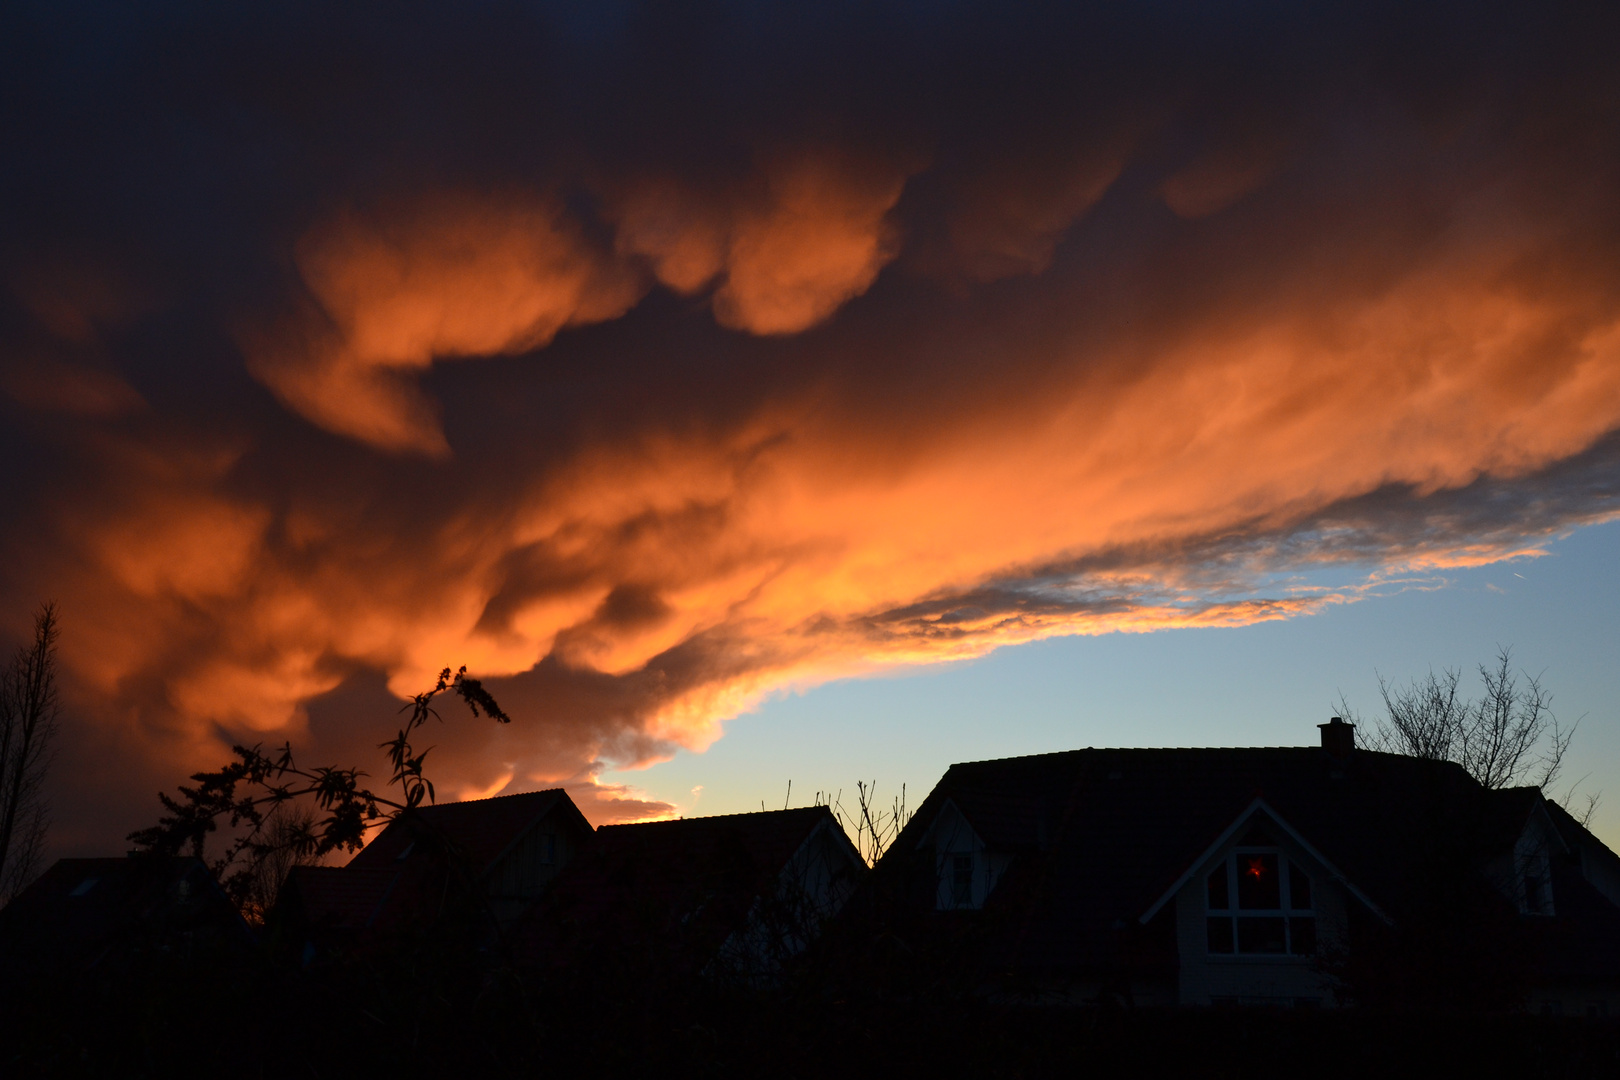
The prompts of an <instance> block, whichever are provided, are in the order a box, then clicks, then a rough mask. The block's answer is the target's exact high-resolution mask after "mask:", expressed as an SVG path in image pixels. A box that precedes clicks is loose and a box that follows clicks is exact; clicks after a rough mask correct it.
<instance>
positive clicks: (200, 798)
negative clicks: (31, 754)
mask: <svg viewBox="0 0 1620 1080" xmlns="http://www.w3.org/2000/svg"><path fill="white" fill-rule="evenodd" d="M446 693H449V694H453V695H455V696H456V697H459V698H461V700H462V701H464V702H466V704H467V707H468V708H469V709H471V710H472V714H473V715H474V716H479V715H487V716H489V717H491V718H492V719H494V720H495V721H496V722H498V723H502V724H506V723H510V722H511V719H512V718H511V717H509V716H507V715H506V713H505V712H504V711H503V710H502V709H501V707H500V705H498V704H497V703H496V701H495V698H494V697H493V696H492V695H491V694H490V693H489V691H488V690H486V689H484V686H483V683H481V682H480V681H479V680H477V679H473V678H469V677H468V676H467V669H466V668H465V667H462V668H461V669H460V670H459V671H456V672H455V673H454V674H452V673H451V671H450V669H449V668H445V669H444V670H443V671H442V672H440V673H439V678H438V680H437V682H435V683H434V685H433V688H432V689H430V690H426V691H423V692H422V693H420V694H417V695H416V696H415V697H413V698H412V699H411V700H410V701H409V702H408V703H407V704H406V705H404V706H403V707H402V708H401V709H400V711H401V712H402V713H403V712H409V713H410V715H409V716H408V717H407V718H406V720H405V723H404V724H403V725H402V726H401V727H400V729H399V732H398V734H396V735H395V736H394V738H392V739H390V740H388V741H387V742H384V743H380V744H378V749H380V750H383V751H384V752H385V753H386V756H387V759H388V763H389V766H390V768H391V769H392V775H391V776H390V777H389V779H388V783H387V785H385V786H384V788H383V791H382V792H378V791H375V790H372V789H371V788H369V787H367V786H366V784H365V781H366V779H367V778H368V775H369V774H367V773H365V772H362V771H361V770H360V769H358V768H355V767H352V766H351V767H349V768H339V767H336V766H316V767H310V768H305V767H302V766H300V765H299V764H298V763H297V762H296V761H295V760H294V759H293V753H292V746H291V744H290V743H284V744H283V745H282V746H281V747H280V749H278V750H273V751H271V752H269V753H266V752H265V751H264V750H263V749H261V746H260V745H254V746H240V745H238V746H233V747H231V753H232V754H233V755H235V760H233V761H231V762H229V763H227V764H226V765H225V766H224V767H223V768H220V769H217V770H215V771H213V772H199V773H193V774H192V775H191V778H190V779H191V780H192V781H193V784H192V785H184V784H182V785H180V787H179V789H178V794H177V795H173V796H171V795H169V794H167V793H165V792H159V793H158V799H159V800H160V801H161V802H162V803H163V808H164V810H165V811H167V813H166V814H165V815H164V816H163V817H161V818H159V819H158V823H157V824H156V825H153V826H151V827H150V828H146V829H141V830H139V831H137V832H133V833H130V834H129V839H130V840H131V841H133V842H134V843H135V845H136V846H137V847H138V848H140V849H142V850H144V851H146V852H150V853H152V854H156V855H175V854H179V853H180V852H181V851H182V850H184V849H185V848H187V847H189V848H190V849H191V852H192V854H194V855H196V856H197V857H198V858H203V850H204V844H205V841H206V840H207V837H208V834H209V833H212V832H215V831H217V830H218V829H219V828H220V825H221V823H224V825H225V826H226V827H227V828H229V829H230V830H232V831H233V833H234V834H235V838H234V839H233V840H232V841H231V843H230V844H228V845H227V846H226V848H225V850H224V853H223V854H222V855H220V857H219V858H217V859H215V860H213V861H212V862H209V864H208V865H209V869H211V870H212V871H213V872H214V875H215V876H216V877H217V878H218V879H219V881H220V883H221V884H222V885H223V886H224V887H225V889H226V892H227V893H228V894H229V895H230V896H231V898H232V899H233V900H235V901H236V902H237V903H238V904H239V905H242V906H244V907H246V906H248V905H249V903H250V901H251V899H252V896H253V893H254V889H255V885H256V883H257V879H258V877H259V876H260V875H259V870H260V868H261V866H263V864H264V863H265V862H266V860H269V859H272V858H275V857H278V856H281V855H284V854H290V855H292V856H293V857H295V858H297V859H308V860H317V859H320V858H321V857H323V856H325V855H327V854H329V853H331V852H333V851H337V850H339V849H343V850H345V851H358V850H359V849H360V848H361V847H362V846H364V844H365V837H366V833H367V832H368V831H369V830H371V829H373V828H376V827H377V826H379V825H383V824H386V823H387V822H389V821H391V820H393V819H394V818H395V817H397V816H399V815H400V814H403V813H407V812H409V811H411V810H414V809H415V808H416V807H418V806H420V805H421V804H422V802H423V801H424V800H426V801H427V802H428V803H432V802H433V801H434V789H433V782H432V781H431V780H429V779H428V778H427V775H426V773H425V772H424V770H423V763H424V762H425V761H426V760H427V756H428V753H429V752H430V751H431V750H432V747H428V748H427V749H425V750H422V751H420V752H418V751H417V749H416V747H415V745H414V744H413V743H412V741H411V740H412V737H413V735H415V733H416V732H417V731H418V729H420V728H421V727H422V726H423V725H424V724H426V723H427V722H428V720H429V719H430V718H431V719H433V720H440V721H442V718H441V717H440V716H439V713H438V710H437V709H435V708H434V700H435V699H436V698H438V697H439V695H441V694H446ZM393 787H397V788H398V789H399V791H398V794H397V797H390V795H389V794H385V793H386V792H388V789H389V788H393ZM300 799H302V800H306V802H312V803H313V804H314V807H315V811H316V812H315V813H313V814H310V815H306V816H295V817H293V818H291V819H290V821H289V820H286V819H278V820H280V821H281V826H280V827H278V828H269V827H267V823H269V822H270V821H271V819H272V815H274V814H275V812H276V811H277V810H278V809H279V808H281V807H283V806H286V805H288V804H291V803H293V802H294V801H296V800H300Z"/></svg>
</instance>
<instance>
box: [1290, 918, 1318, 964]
mask: <svg viewBox="0 0 1620 1080" xmlns="http://www.w3.org/2000/svg"><path fill="white" fill-rule="evenodd" d="M1288 936H1289V941H1288V944H1289V945H1290V946H1291V948H1290V949H1289V951H1290V952H1292V953H1293V954H1294V955H1295V956H1310V955H1311V954H1312V953H1314V952H1316V920H1315V919H1310V918H1304V919H1302V918H1298V917H1295V918H1292V919H1289V920H1288Z"/></svg>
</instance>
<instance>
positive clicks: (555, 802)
mask: <svg viewBox="0 0 1620 1080" xmlns="http://www.w3.org/2000/svg"><path fill="white" fill-rule="evenodd" d="M551 790H552V792H555V794H556V798H554V799H552V800H551V802H549V803H547V804H546V805H545V807H544V808H543V809H541V810H539V811H538V812H537V813H536V814H535V815H534V817H533V818H531V819H530V821H529V823H528V824H527V825H525V826H523V828H521V829H519V830H518V833H517V835H516V836H514V837H512V839H511V841H510V842H509V843H508V844H507V845H506V846H505V847H504V848H502V849H501V850H500V851H498V852H497V853H496V854H495V857H494V858H492V859H490V860H489V864H488V865H487V866H485V867H483V868H482V870H481V873H484V874H488V873H490V872H491V871H492V870H494V869H495V867H497V866H499V865H500V864H501V860H502V859H504V858H506V857H507V856H508V855H510V854H512V852H514V851H516V850H517V846H518V845H519V844H521V843H522V842H523V839H524V837H526V836H528V835H529V834H530V833H532V832H533V831H534V830H535V829H537V828H538V827H539V826H540V823H541V822H542V821H545V820H546V819H547V818H549V817H551V815H552V814H553V813H555V812H557V810H558V809H560V808H562V807H566V808H567V809H566V810H563V816H564V817H572V818H573V819H574V824H575V825H576V826H577V827H578V828H579V829H580V831H582V832H583V833H585V834H586V835H590V834H591V833H592V832H594V831H595V830H594V829H592V828H591V823H590V822H589V821H587V820H585V815H584V814H583V813H581V812H580V809H579V807H578V806H577V805H576V804H575V803H574V800H573V799H570V798H569V797H568V792H566V791H564V790H563V789H562V788H552V789H551ZM569 811H572V813H569Z"/></svg>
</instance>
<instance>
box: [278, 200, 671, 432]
mask: <svg viewBox="0 0 1620 1080" xmlns="http://www.w3.org/2000/svg"><path fill="white" fill-rule="evenodd" d="M298 266H299V269H300V271H301V272H302V275H303V279H304V282H305V284H306V285H307V286H308V288H309V291H310V293H311V295H312V296H313V298H314V300H315V301H316V303H317V304H318V305H319V309H320V310H319V315H318V316H316V315H311V316H309V317H308V318H306V319H305V320H303V321H302V322H301V323H300V324H297V325H295V326H293V327H291V328H282V329H280V330H278V331H275V332H274V333H271V334H266V333H263V332H260V333H257V334H254V335H251V336H250V337H249V339H248V341H249V344H248V349H249V355H250V363H251V365H252V367H253V370H254V371H255V373H256V374H258V375H259V377H260V378H262V379H263V380H264V381H265V382H266V383H267V384H268V385H269V386H270V387H271V388H272V389H273V390H275V391H276V393H277V394H278V395H280V396H281V398H282V399H283V400H284V401H285V402H286V403H287V404H288V405H289V406H291V407H292V408H294V409H296V410H297V411H298V412H300V413H302V414H303V415H304V416H306V417H308V418H309V419H311V420H313V421H315V422H316V423H318V424H320V425H321V426H323V427H326V428H329V429H330V430H333V431H336V432H338V433H340V434H344V435H349V436H352V437H354V438H358V439H361V440H363V441H365V442H368V443H371V444H373V445H376V446H379V447H382V448H384V449H389V450H402V451H414V452H419V453H425V454H429V455H441V454H444V453H447V452H448V450H449V446H448V444H447V443H446V442H445V441H444V435H443V432H442V431H441V430H440V428H439V422H438V417H437V415H436V413H435V411H434V408H433V406H432V404H431V403H430V402H429V401H427V399H426V398H425V397H424V396H423V395H422V394H421V393H420V392H419V391H418V390H417V389H416V387H415V384H414V383H413V382H411V381H410V380H409V378H408V376H409V374H410V373H412V372H415V371H419V370H421V369H423V368H426V367H428V366H429V365H430V364H432V363H433V361H434V360H436V359H454V358H458V357H466V356H488V355H492V354H497V353H510V352H522V351H525V350H529V349H534V348H538V347H539V346H542V345H544V344H546V343H547V342H549V341H550V340H551V339H552V338H553V337H554V336H555V335H556V333H557V331H559V330H561V329H562V328H563V327H564V326H572V325H580V324H585V323H593V322H600V321H602V320H604V319H612V318H617V317H618V316H619V315H622V314H623V313H624V312H625V311H626V310H628V309H629V308H630V307H631V305H633V304H634V303H635V302H636V300H637V299H639V297H640V295H641V292H642V290H643V286H642V284H641V282H640V281H639V279H638V277H637V275H636V274H635V273H634V272H633V271H631V270H630V269H628V268H626V267H624V266H621V265H619V264H618V263H617V262H615V261H614V260H612V259H611V258H609V257H607V256H606V255H604V254H603V253H601V252H599V251H597V250H595V249H594V248H593V247H592V246H591V245H590V243H589V242H588V241H587V240H586V239H585V238H584V236H583V235H582V234H581V233H580V231H579V229H578V228H577V227H576V226H574V225H573V223H572V222H571V221H570V219H568V218H567V217H566V216H565V215H564V214H563V213H562V212H561V209H560V207H558V206H557V205H556V204H555V203H553V202H552V201H550V200H547V199H543V198H534V197H530V196H523V195H517V196H511V197H508V198H502V199H489V198H474V197H465V196H463V197H456V196H438V197H434V198H429V199H426V200H423V202H422V203H421V204H420V205H418V206H415V207H413V208H411V209H410V210H408V211H407V212H405V213H404V214H400V215H394V216H388V217H382V218H377V219H374V218H372V217H362V216H361V215H359V214H357V213H355V212H352V211H351V212H348V213H345V214H342V215H339V216H338V217H337V218H335V219H334V220H332V221H329V222H327V223H325V224H324V225H322V226H320V227H318V228H317V229H316V230H314V231H313V232H311V233H310V234H309V235H307V236H306V237H305V238H304V239H303V241H302V242H301V243H300V245H299V250H298Z"/></svg>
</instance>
